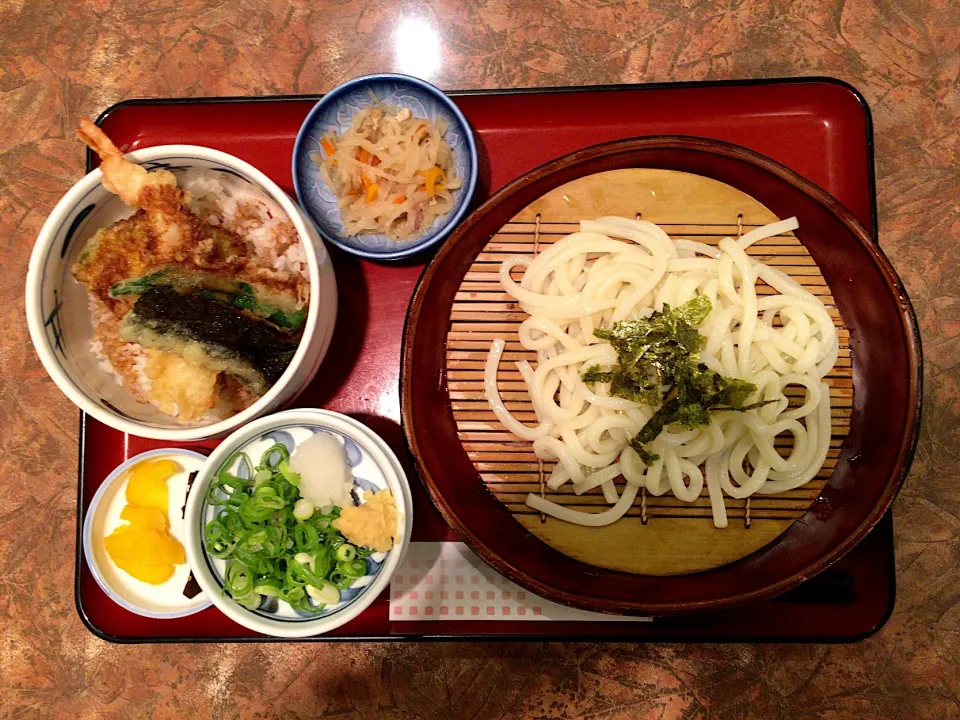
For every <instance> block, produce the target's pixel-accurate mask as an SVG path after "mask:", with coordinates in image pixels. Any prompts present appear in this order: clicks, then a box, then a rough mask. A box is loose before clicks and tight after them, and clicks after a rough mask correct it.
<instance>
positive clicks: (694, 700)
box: [0, 0, 960, 720]
mask: <svg viewBox="0 0 960 720" xmlns="http://www.w3.org/2000/svg"><path fill="white" fill-rule="evenodd" d="M376 71H399V72H407V73H411V74H415V75H419V76H421V77H423V78H425V79H428V80H430V81H432V82H434V83H436V84H438V85H439V86H441V87H443V88H448V89H469V88H510V87H536V86H555V85H583V84H597V83H621V82H631V83H634V82H662V81H675V80H719V79H730V78H749V77H777V76H793V75H831V76H834V77H837V78H840V79H842V80H845V81H847V82H849V83H852V84H853V85H855V86H856V87H857V88H858V89H859V90H860V91H861V92H862V93H863V94H864V95H865V97H866V98H867V100H868V102H869V103H870V105H871V108H872V111H873V119H874V124H875V132H876V168H877V191H878V205H879V223H880V241H881V244H882V246H883V248H884V249H885V250H886V252H887V253H888V255H889V256H890V258H891V260H892V261H893V264H894V266H895V267H896V268H897V270H898V271H899V273H900V274H901V276H902V278H903V280H904V282H905V284H906V286H907V288H908V290H909V292H910V294H911V297H912V299H913V302H914V304H915V306H916V310H917V314H918V317H919V319H920V323H921V326H922V332H923V342H924V351H925V360H926V373H925V375H926V376H925V393H924V394H925V397H924V402H925V408H924V419H923V427H922V435H921V439H920V445H919V449H918V452H917V456H916V460H915V462H914V464H913V470H912V473H911V475H910V478H909V479H908V481H907V483H906V486H905V487H904V490H903V492H902V493H901V495H900V497H899V499H898V500H897V502H896V504H895V506H894V519H895V523H896V542H897V546H896V547H897V558H896V560H897V574H898V601H897V606H896V610H895V612H894V614H893V616H892V618H891V619H890V621H889V622H888V623H887V624H886V626H885V627H884V628H883V629H882V630H881V631H880V632H879V633H877V634H876V635H875V636H873V637H871V638H869V639H867V640H865V641H863V642H861V643H859V644H856V645H846V646H823V645H757V646H748V645H656V644H654V645H630V644H612V645H611V644H590V643H576V644H557V643H524V644H519V643H516V644H514V643H488V644H466V643H430V644H428V643H390V644H330V645H317V644H289V645H224V646H217V645H203V646H179V645H154V646H136V647H123V646H116V645H109V644H107V643H105V642H103V641H101V640H99V639H97V638H96V637H94V636H93V635H92V634H91V633H90V632H89V631H87V630H86V629H85V628H84V626H83V625H82V624H81V622H80V619H79V617H78V616H77V613H76V610H75V608H74V601H73V572H74V566H73V558H74V538H75V536H76V527H75V517H76V515H75V513H76V482H77V481H76V457H77V456H76V448H77V422H76V419H77V413H76V410H75V409H74V407H73V406H72V405H71V404H70V403H69V402H68V401H67V400H66V398H64V397H63V396H62V395H61V394H60V393H59V391H58V390H57V389H56V388H55V387H54V385H53V383H52V382H51V381H50V380H48V379H47V377H46V375H45V373H44V371H43V369H42V367H41V366H40V362H39V360H38V359H37V357H36V355H35V354H34V352H33V350H32V348H31V346H30V341H29V337H28V334H27V328H26V322H25V319H24V303H23V287H24V278H25V273H26V267H27V259H28V256H29V253H30V249H31V246H32V244H33V241H34V239H35V238H36V235H37V232H38V231H39V229H40V226H41V224H42V223H43V220H44V218H45V217H46V215H47V213H48V212H49V211H50V209H51V208H52V207H53V205H54V204H55V203H56V201H57V200H58V199H59V197H60V196H61V195H62V194H63V192H64V191H65V190H66V189H67V188H68V187H69V186H70V185H71V184H72V183H73V182H74V181H75V180H76V179H78V178H79V177H80V176H81V175H82V173H83V161H84V156H83V152H82V151H81V148H80V146H79V144H78V143H77V142H76V141H75V140H74V139H73V137H72V127H73V123H74V121H75V118H76V117H77V115H79V114H90V115H96V114H97V113H99V112H100V111H102V110H103V109H104V108H106V107H107V106H109V105H111V104H113V103H115V102H117V101H120V100H123V99H126V98H134V97H163V96H218V95H269V94H282V93H318V92H323V91H325V90H328V89H329V88H331V87H333V86H334V85H336V84H338V83H340V82H342V81H344V80H346V79H348V78H350V77H353V76H356V75H361V74H365V73H369V72H376ZM958 83H960V4H958V3H957V2H956V1H955V0H928V1H926V2H923V1H921V0H902V1H898V2H893V1H885V2H870V1H868V0H830V1H821V0H796V1H793V2H787V1H782V0H680V2H666V1H658V0H630V1H628V2H614V1H612V0H542V1H541V2H535V3H534V2H524V1H523V0H463V1H462V2H461V1H460V0H437V1H431V0H408V1H401V2H389V1H385V2H377V1H375V0H353V1H352V2H347V1H337V2H331V1H327V0H316V1H315V2H309V3H303V4H302V5H298V4H288V3H285V2H279V1H276V0H262V1H260V2H257V1H256V0H180V1H179V2H174V0H145V1H143V2H132V1H131V0H75V1H71V2H54V1H52V0H0V328H3V332H2V333H0V481H2V489H0V717H16V718H20V717H24V718H26V717H31V718H32V717H69V718H75V717H83V718H87V717H89V718H100V717H107V718H113V717H117V718H120V717H156V718H166V717H169V718H182V717H191V718H205V717H244V718H267V717H270V718H273V717H277V718H288V717H289V718H307V717H335V718H343V719H344V720H346V719H348V718H349V719H351V720H352V719H354V718H356V719H360V718H363V719H366V718H438V719H443V720H447V719H450V718H460V717H464V718H467V717H469V718H478V719H480V718H514V717H537V718H539V717H542V718H648V717H649V718H701V717H702V718H708V717H709V718H773V717H778V718H847V717H850V718H910V719H914V718H946V717H958V716H960V489H958V488H960V364H958V363H960V300H958V293H960V131H958V128H960V85H958Z"/></svg>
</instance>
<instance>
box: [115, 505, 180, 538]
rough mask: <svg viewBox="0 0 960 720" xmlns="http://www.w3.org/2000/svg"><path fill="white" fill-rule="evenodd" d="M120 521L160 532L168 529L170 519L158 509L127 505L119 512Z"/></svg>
mask: <svg viewBox="0 0 960 720" xmlns="http://www.w3.org/2000/svg"><path fill="white" fill-rule="evenodd" d="M120 519H121V520H126V521H127V522H128V523H130V524H131V525H139V526H140V527H145V528H152V529H154V530H159V531H161V532H166V531H167V530H169V529H170V518H169V517H167V514H166V513H165V512H163V510H161V509H160V508H158V507H143V506H140V505H127V506H125V507H124V508H123V510H122V511H121V512H120Z"/></svg>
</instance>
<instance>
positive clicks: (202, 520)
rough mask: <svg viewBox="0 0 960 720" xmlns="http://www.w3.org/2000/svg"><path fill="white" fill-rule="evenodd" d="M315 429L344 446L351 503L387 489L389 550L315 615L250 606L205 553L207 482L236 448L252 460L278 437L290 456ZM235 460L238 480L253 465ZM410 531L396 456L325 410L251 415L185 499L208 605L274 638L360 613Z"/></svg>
mask: <svg viewBox="0 0 960 720" xmlns="http://www.w3.org/2000/svg"><path fill="white" fill-rule="evenodd" d="M317 432H326V433H330V434H332V435H333V436H334V437H336V438H337V439H338V440H339V441H340V442H341V443H342V444H343V447H344V452H345V453H346V456H347V461H348V464H349V466H350V471H351V473H352V475H353V479H354V483H355V486H354V492H353V495H354V498H355V501H358V502H363V500H364V497H365V495H366V493H369V492H377V491H379V490H385V489H390V490H391V491H392V492H393V496H394V499H395V501H396V505H397V513H398V514H397V529H396V535H395V536H394V539H395V543H394V546H393V548H392V549H391V550H390V551H388V552H386V553H374V554H373V555H371V556H370V557H369V558H368V559H367V565H368V569H367V574H366V575H365V576H363V577H361V578H358V579H357V580H356V581H354V583H353V585H351V587H350V588H348V589H346V590H344V591H342V592H341V600H340V602H339V603H337V604H336V605H329V606H326V607H324V608H322V609H318V611H316V612H306V611H299V610H294V609H292V608H291V607H290V606H289V605H287V604H286V603H284V602H282V601H279V600H277V599H276V598H272V597H264V598H263V600H262V602H261V604H260V607H259V608H257V609H256V610H250V609H247V608H245V607H243V606H242V605H239V604H238V603H237V602H235V601H234V600H233V598H231V597H230V595H229V594H228V593H226V592H225V591H224V581H223V578H224V574H225V572H226V562H225V561H224V560H220V559H217V558H214V557H211V556H210V555H209V554H208V553H207V552H206V550H205V548H204V530H205V528H206V525H207V523H209V522H210V521H211V520H212V519H213V518H214V517H215V516H216V514H217V513H218V512H219V509H218V507H217V506H213V505H210V504H209V503H208V502H207V497H206V496H207V489H208V487H209V485H210V481H211V480H212V479H213V477H214V476H215V475H216V473H217V472H218V471H219V470H220V468H221V466H222V465H223V463H225V462H227V461H228V460H229V459H230V458H231V457H232V456H233V455H234V454H235V453H237V452H238V451H243V452H245V453H247V455H248V456H249V458H250V460H251V462H253V463H256V462H258V461H259V459H260V457H261V455H262V454H263V453H264V452H265V451H266V450H267V449H269V448H270V446H271V445H273V444H274V443H277V442H281V443H283V444H284V445H285V446H286V447H287V449H288V450H291V454H293V451H295V449H296V446H297V444H299V443H301V442H303V441H304V440H305V439H306V438H308V437H310V436H311V435H313V434H314V433H317ZM244 466H245V463H244V462H243V461H242V460H240V459H237V460H235V461H234V463H233V464H232V465H231V469H232V471H233V472H234V473H236V474H237V475H238V476H240V477H244V476H246V477H250V474H251V473H250V471H251V470H252V468H249V467H244ZM412 529H413V499H412V497H411V495H410V486H409V484H408V483H407V478H406V475H405V473H404V471H403V468H402V467H401V466H400V462H399V461H398V460H397V457H396V455H394V453H393V451H391V450H390V448H389V447H388V446H387V444H386V443H385V442H384V441H383V440H382V439H380V438H379V437H377V436H376V434H375V433H373V431H372V430H370V429H369V428H367V427H366V426H364V425H362V424H361V423H359V422H358V421H356V420H353V419H352V418H349V417H347V416H345V415H341V414H339V413H335V412H331V411H329V410H315V409H306V410H287V411H285V412H282V413H277V414H276V415H271V416H269V417H265V418H261V419H259V420H256V421H254V422H252V423H250V424H248V425H247V426H246V427H243V428H241V429H240V430H238V431H236V432H235V433H234V434H233V435H231V436H230V437H228V438H227V439H226V440H224V441H223V442H222V443H221V444H220V445H219V447H217V449H216V450H214V452H213V453H212V454H211V455H210V457H209V458H208V460H207V463H206V465H205V467H204V470H203V471H202V472H201V474H200V475H199V476H198V477H197V480H196V482H195V483H194V486H193V490H192V491H191V493H190V498H189V500H188V501H187V513H186V533H187V542H186V549H187V558H188V560H189V562H190V566H191V567H192V568H193V574H194V577H195V578H196V580H197V582H198V583H199V584H200V587H201V588H203V591H204V593H205V594H206V595H207V596H208V597H210V599H211V600H212V601H213V604H214V605H215V606H216V607H217V608H218V609H220V610H221V611H222V612H223V613H224V614H226V615H227V616H228V617H230V618H231V619H232V620H234V621H236V622H238V623H239V624H241V625H243V626H244V627H246V628H249V629H250V630H253V631H255V632H259V633H262V634H264V635H272V636H275V637H286V638H300V637H309V636H312V635H321V634H323V633H326V632H330V631H331V630H334V629H336V628H338V627H340V626H341V625H343V624H344V623H347V622H349V621H350V620H352V619H353V618H355V617H357V616H358V615H359V614H360V613H362V612H363V611H364V610H365V609H366V608H367V607H369V606H370V604H371V603H372V602H373V601H374V600H375V599H376V598H377V597H378V596H379V595H380V594H381V593H382V592H383V590H384V589H385V588H386V587H387V585H388V584H389V582H390V578H391V577H392V576H393V573H394V571H395V570H396V568H397V566H398V565H399V564H400V561H401V560H402V559H403V556H404V554H405V553H406V551H407V547H408V545H409V542H410V533H411V531H412Z"/></svg>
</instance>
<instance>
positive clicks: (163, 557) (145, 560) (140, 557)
mask: <svg viewBox="0 0 960 720" xmlns="http://www.w3.org/2000/svg"><path fill="white" fill-rule="evenodd" d="M103 544H104V547H106V549H107V553H108V554H109V555H110V557H111V558H113V560H114V562H116V561H117V560H125V561H127V562H136V563H140V564H142V565H180V564H182V563H184V562H186V553H185V552H184V550H183V545H181V544H180V541H179V540H177V539H176V538H175V537H173V536H171V535H168V534H167V533H166V532H160V531H158V530H153V529H150V528H143V527H138V526H135V525H121V526H120V527H118V528H117V529H116V530H114V531H113V532H112V533H110V534H109V535H108V536H107V537H105V538H104V539H103Z"/></svg>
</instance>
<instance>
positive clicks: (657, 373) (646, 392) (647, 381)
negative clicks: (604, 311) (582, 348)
mask: <svg viewBox="0 0 960 720" xmlns="http://www.w3.org/2000/svg"><path fill="white" fill-rule="evenodd" d="M712 307H713V306H712V304H711V302H710V299H709V298H707V297H705V296H702V295H701V296H699V297H696V298H694V299H693V300H690V301H689V302H686V303H684V304H683V305H681V306H679V307H678V308H676V309H673V310H672V309H671V308H670V306H669V305H667V304H666V303H664V305H663V310H658V311H656V312H654V313H653V314H652V315H651V316H650V317H648V318H643V319H640V320H625V321H623V322H616V323H614V324H613V327H612V328H610V329H609V330H603V329H598V330H595V331H594V333H593V334H594V335H595V336H596V337H598V338H600V339H601V340H607V341H608V342H609V343H610V344H611V345H612V346H613V347H614V349H615V350H616V351H617V361H618V365H617V367H616V369H614V370H611V371H604V370H601V369H600V366H599V365H593V366H591V367H589V368H587V369H586V370H584V371H583V372H582V373H581V375H580V377H581V379H582V380H583V381H584V382H590V383H593V382H609V383H610V394H611V395H614V396H616V397H621V398H625V399H627V400H633V401H635V402H639V403H643V404H645V405H650V406H653V407H655V406H658V405H659V406H660V407H659V409H658V410H657V411H656V412H655V413H654V415H653V417H651V418H650V420H649V421H647V424H646V425H644V426H643V428H641V430H640V432H639V433H637V435H636V437H634V438H633V440H632V441H631V442H630V444H631V446H632V447H633V448H634V449H635V450H636V451H637V452H638V453H639V454H640V457H641V459H642V460H643V462H644V463H645V464H647V465H651V464H653V463H654V462H655V461H656V460H658V459H659V456H658V455H657V454H656V453H652V452H650V451H649V450H647V449H646V448H645V447H644V445H647V444H649V443H651V442H653V441H654V440H656V439H657V438H658V437H659V436H660V433H661V432H663V429H664V428H665V427H666V426H667V425H679V426H680V427H683V428H686V429H688V430H693V429H695V428H699V427H706V426H707V425H709V424H710V411H713V410H736V411H745V410H753V409H755V408H758V407H762V406H763V405H766V404H767V403H766V402H757V403H752V404H750V405H745V404H744V403H745V402H746V401H747V399H748V398H749V397H750V396H751V395H753V394H754V393H755V392H756V391H757V386H756V385H754V384H753V383H750V382H746V381H745V380H737V379H736V378H728V377H724V376H723V375H721V374H720V373H718V372H715V371H713V370H711V369H710V368H708V367H707V366H706V365H704V364H703V363H701V362H699V361H698V358H699V355H700V350H702V349H703V344H704V342H705V340H706V338H704V337H703V335H701V334H700V333H699V332H698V331H697V326H699V325H700V324H701V323H702V322H703V321H704V320H706V319H707V316H708V315H709V314H710V310H711V309H712Z"/></svg>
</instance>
